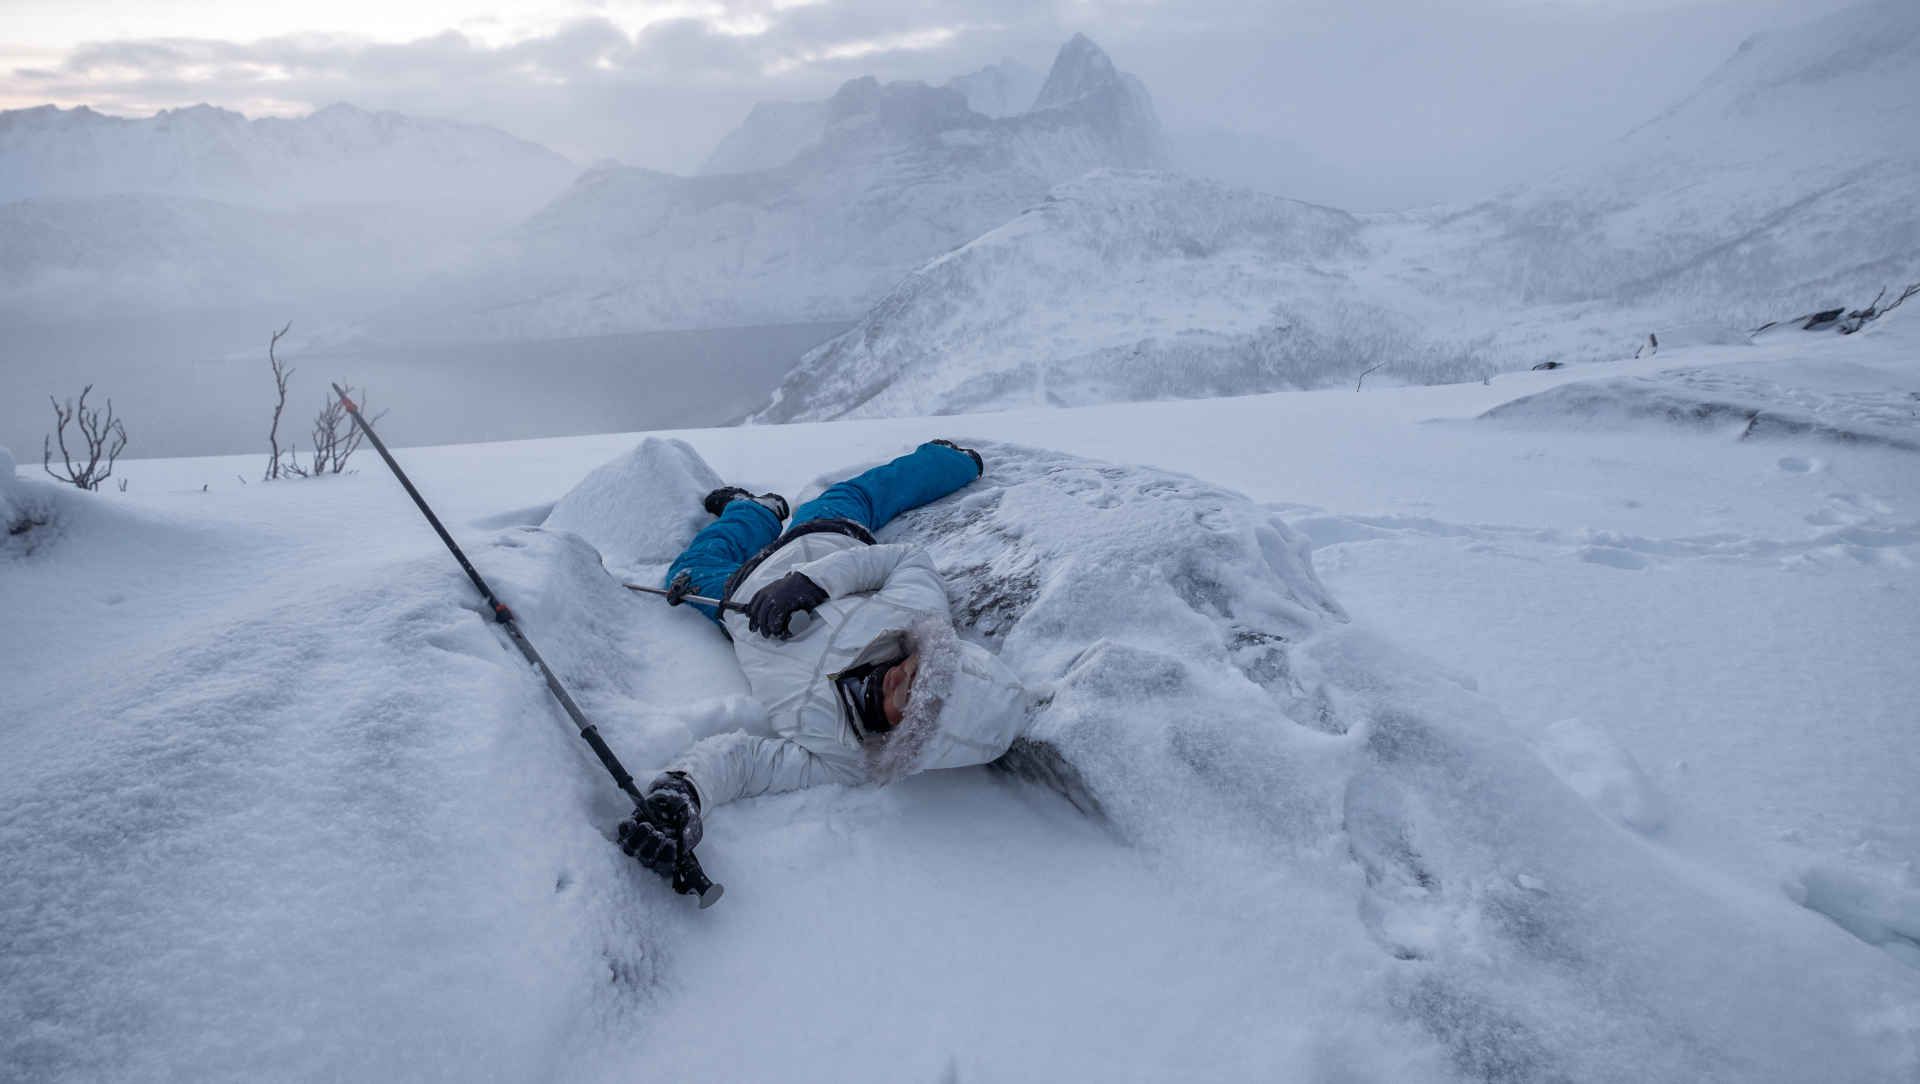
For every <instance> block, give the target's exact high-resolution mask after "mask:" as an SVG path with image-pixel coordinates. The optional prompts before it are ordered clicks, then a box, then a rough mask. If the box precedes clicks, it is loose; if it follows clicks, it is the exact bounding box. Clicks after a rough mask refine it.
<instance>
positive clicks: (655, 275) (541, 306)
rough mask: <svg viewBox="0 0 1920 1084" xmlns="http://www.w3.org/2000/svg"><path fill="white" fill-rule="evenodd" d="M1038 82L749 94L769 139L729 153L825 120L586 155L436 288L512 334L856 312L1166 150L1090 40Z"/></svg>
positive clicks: (469, 320)
mask: <svg viewBox="0 0 1920 1084" xmlns="http://www.w3.org/2000/svg"><path fill="white" fill-rule="evenodd" d="M1047 87H1048V88H1049V89H1048V90H1047V91H1045V92H1043V93H1042V94H1041V95H1040V97H1041V99H1042V101H1043V102H1044V107H1042V102H1036V103H1035V107H1034V108H1032V109H1029V110H1027V111H1025V112H1022V113H1019V114H1016V115H1013V116H1008V117H991V116H987V115H985V114H982V113H980V112H977V111H975V110H974V109H972V108H970V107H969V105H968V101H967V97H966V95H965V94H964V93H962V91H961V90H959V89H956V88H955V87H952V86H942V87H936V86H930V85H928V84H925V83H914V82H897V83H881V82H879V81H878V80H875V79H873V78H871V77H868V78H862V79H855V80H851V81H849V82H847V83H846V84H844V85H842V86H841V87H840V89H839V90H838V91H837V92H835V94H834V95H833V96H832V98H830V99H828V100H827V101H826V102H825V103H821V104H822V105H823V106H824V109H823V110H822V111H820V115H819V116H818V117H815V115H814V113H813V112H811V111H809V110H810V107H808V108H787V106H793V105H795V103H787V106H781V107H777V108H772V107H770V108H767V109H764V110H756V111H755V114H754V117H751V118H749V122H748V125H746V126H744V127H743V129H742V132H743V133H744V132H748V131H749V129H754V130H758V129H761V128H764V129H766V132H767V133H770V134H765V138H766V139H768V140H772V141H774V143H775V144H777V145H776V146H775V147H774V149H773V150H771V151H768V152H767V153H766V154H764V155H759V157H756V155H757V154H759V152H756V151H752V150H751V149H750V148H749V147H748V145H747V144H746V143H745V142H737V143H735V144H734V149H733V150H728V151H727V153H726V154H725V155H720V154H719V152H718V151H717V152H716V155H717V156H718V157H719V160H720V163H721V164H733V163H737V164H751V163H753V162H755V161H759V160H761V159H762V158H771V157H778V156H779V155H780V154H783V153H785V148H786V146H787V145H789V144H791V143H794V142H799V141H800V139H801V137H802V136H804V135H806V132H805V131H802V130H800V129H803V128H804V127H805V126H806V125H810V124H812V123H814V121H815V120H816V119H817V120H818V121H819V123H820V133H819V135H818V137H817V138H814V139H813V140H812V141H811V142H810V143H807V144H806V145H805V146H804V147H802V149H800V150H799V151H798V152H797V153H795V154H794V156H793V157H792V158H791V160H789V161H786V162H784V163H783V164H781V165H778V166H775V167H772V168H763V169H751V170H744V171H739V172H722V173H715V174H711V175H702V176H695V177H678V176H672V175H669V174H663V173H658V172H654V171H651V170H644V169H632V168H625V167H609V168H603V169H595V170H591V171H589V172H588V173H587V174H585V175H583V176H582V177H581V178H580V179H579V180H578V181H577V182H576V183H575V184H574V185H573V187H572V188H571V189H569V190H568V191H567V192H566V193H565V194H563V195H562V196H560V197H559V198H558V199H556V200H554V201H553V202H552V203H551V204H550V205H548V206H547V207H545V208H544V209H542V210H541V211H540V212H539V213H538V214H536V215H534V216H533V217H532V218H530V219H529V220H527V221H526V222H525V223H524V224H522V225H521V226H520V227H519V228H518V229H516V230H515V231H513V232H512V234H510V235H508V236H507V237H505V238H503V239H502V240H501V241H500V242H499V243H497V244H496V245H494V246H493V247H492V248H491V249H490V250H489V251H488V252H487V253H486V254H485V255H484V257H483V258H482V259H481V260H479V261H478V262H477V263H476V264H475V265H474V266H473V267H472V268H470V270H469V271H468V272H467V273H465V274H463V275H461V276H457V277H455V278H452V279H449V280H448V281H446V282H445V283H443V284H442V288H441V290H440V291H439V293H438V294H437V295H436V296H435V298H434V299H432V301H431V302H429V303H432V304H436V305H444V306H448V307H449V308H451V309H452V310H454V311H456V312H457V313H458V316H457V317H456V318H457V320H458V321H459V323H460V324H461V326H462V327H464V328H466V329H467V330H468V332H469V333H477V334H483V335H492V336H498V337H509V338H516V337H540V336H546V335H578V334H596V333H604V332H615V331H631V330H643V329H653V328H689V327H714V326H737V325H743V324H754V323H778V322H786V321H798V320H833V319H848V318H852V317H854V316H857V315H858V314H859V313H860V312H861V311H862V310H863V309H865V308H866V306H868V305H869V304H871V303H872V302H873V301H874V300H876V299H877V298H879V297H880V296H881V295H883V294H884V293H885V292H886V290H887V289H888V288H889V287H891V286H892V285H893V284H894V283H896V282H898V281H899V279H900V278H901V276H903V275H905V274H906V273H908V272H909V271H911V270H912V269H913V268H914V267H916V266H918V265H919V264H921V263H923V262H924V261H926V260H927V259H928V258H930V257H932V256H936V255H938V254H939V253H941V252H945V251H947V250H948V249H951V248H953V247H954V246H956V245H959V244H962V243H964V242H966V241H968V240H970V239H972V238H974V237H977V236H979V235H980V234H981V233H984V232H985V231H987V230H988V229H991V228H992V227H994V226H996V225H998V224H999V223H1001V222H1004V221H1006V220H1007V219H1008V218H1010V217H1012V216H1013V215H1015V214H1017V213H1019V212H1020V211H1021V210H1022V209H1023V208H1025V207H1027V206H1029V205H1031V204H1032V203H1034V202H1036V201H1038V200H1039V199H1041V198H1043V197H1044V196H1045V194H1046V192H1047V191H1048V189H1050V188H1051V187H1052V186H1053V185H1055V184H1058V183H1060V182H1062V181H1066V180H1071V179H1073V178H1076V177H1079V176H1081V175H1083V174H1085V173H1086V172H1088V171H1089V170H1092V169H1099V168H1161V167H1164V166H1165V164H1166V153H1165V147H1164V141H1163V138H1162V135H1161V132H1160V127H1159V121H1158V118H1157V116H1156V115H1155V113H1154V110H1153V105H1152V101H1151V99H1150V98H1149V97H1148V95H1147V93H1146V90H1145V89H1144V88H1143V87H1142V86H1141V85H1140V83H1139V82H1138V80H1135V79H1133V78H1131V77H1130V76H1126V75H1124V74H1123V73H1121V72H1120V71H1119V70H1118V69H1117V68H1115V67H1114V65H1113V63H1112V61H1111V60H1109V59H1108V58H1107V57H1106V54H1104V53H1102V52H1101V51H1100V49H1099V47H1098V46H1096V45H1094V44H1093V43H1092V42H1091V41H1090V40H1088V39H1086V38H1084V37H1076V38H1075V39H1073V40H1072V41H1070V42H1068V43H1067V45H1066V46H1064V47H1063V48H1062V49H1061V51H1060V55H1059V57H1058V58H1057V59H1056V60H1055V62H1054V64H1053V67H1052V70H1051V71H1050V73H1049V76H1048V80H1047ZM799 105H801V106H804V105H805V103H799ZM755 118H758V119H755ZM730 138H731V137H730ZM743 139H744V137H743ZM781 141H785V142H781ZM727 147H728V144H726V143H725V142H723V144H722V148H721V149H722V150H726V148H727Z"/></svg>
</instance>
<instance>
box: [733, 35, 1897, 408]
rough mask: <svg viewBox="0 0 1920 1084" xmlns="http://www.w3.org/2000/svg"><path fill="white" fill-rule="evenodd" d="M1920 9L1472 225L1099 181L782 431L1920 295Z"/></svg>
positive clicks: (1830, 41) (1741, 83)
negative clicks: (1903, 291) (1906, 287)
mask: <svg viewBox="0 0 1920 1084" xmlns="http://www.w3.org/2000/svg"><path fill="white" fill-rule="evenodd" d="M1916 100H1920V8H1916V7H1915V6H1914V5H1912V4H1909V3H1902V2H1899V0H1882V2H1878V3H1872V4H1867V5H1863V6H1860V7H1857V8H1854V9H1851V10H1849V11H1846V12H1842V13H1840V14H1838V15H1835V16H1832V17H1829V18H1827V19H1824V20H1821V21H1818V22H1816V23H1813V24H1811V25H1809V26H1803V27H1792V28H1783V29H1780V30H1777V31H1774V32H1771V33H1766V34H1762V35H1759V36H1756V37H1754V38H1753V39H1751V40H1749V41H1748V42H1747V43H1746V44H1745V45H1743V46H1742V47H1741V48H1740V50H1739V51H1738V52H1737V53H1736V54H1735V55H1734V56H1733V57H1732V58H1731V59H1729V60H1728V61H1727V62H1726V63H1725V64H1724V65H1723V66H1722V67H1721V68H1720V69H1719V70H1717V71H1716V72H1715V73H1714V74H1713V75H1712V76H1711V77H1710V78H1708V79H1707V80H1706V81H1705V82H1704V83H1703V84H1702V86H1701V87H1700V89H1699V90H1698V91H1697V92H1695V93H1694V94H1692V95H1690V96H1688V97H1687V98H1686V99H1685V100H1683V101H1681V102H1679V103H1677V104H1676V105H1675V106H1674V107H1673V108H1671V109H1669V110H1667V111H1665V112H1664V113H1662V114H1661V115H1660V116H1658V117H1656V118H1654V119H1652V120H1651V121H1649V122H1648V123H1646V124H1645V125H1642V126H1641V127H1639V128H1637V129H1635V130H1634V131H1633V132H1631V133H1629V134H1628V135H1626V136H1625V137H1623V138H1621V139H1619V140H1617V141H1614V142H1612V143H1610V144H1607V145H1605V146H1603V147H1600V148H1596V151H1595V153H1594V155H1593V156H1592V159H1591V160H1590V161H1587V162H1584V163H1581V164H1579V165H1577V166H1573V167H1569V168H1568V169H1566V170H1564V171H1563V172H1562V173H1560V174H1559V175H1557V176H1555V177H1552V178H1550V179H1549V180H1547V181H1545V182H1542V183H1540V184H1538V185H1533V186H1528V187H1524V188H1519V189H1515V190H1513V191H1510V192H1507V193H1504V194H1502V195H1500V196H1499V197H1497V198H1494V199H1490V200H1487V201H1485V202H1483V203H1480V204H1477V205H1474V206H1472V207H1467V208H1463V209H1458V210H1451V211H1435V212H1423V213H1414V214H1383V215H1366V216H1347V215H1344V214H1339V213H1337V212H1332V211H1328V210H1326V209H1323V208H1317V207H1312V206H1309V205H1306V204H1299V203H1294V202H1292V201H1287V200H1281V199H1274V198H1270V197H1264V196H1257V195H1254V194H1252V193H1247V192H1244V191H1239V190H1235V189H1230V188H1225V187H1222V186H1219V185H1215V184H1210V183H1205V182H1198V181H1194V180H1191V179H1189V178H1184V177H1180V176H1176V175H1172V174H1166V173H1132V172H1121V173H1111V172H1110V173H1104V174H1096V175H1092V176H1088V177H1085V178H1082V179H1079V180H1077V181H1075V182H1073V183H1070V184H1066V185H1063V186H1061V187H1059V188H1057V189H1056V190H1055V191H1054V192H1053V193H1052V195H1051V196H1050V197H1049V198H1048V199H1047V200H1046V201H1045V202H1043V203H1042V204H1040V205H1039V206H1037V207H1035V208H1033V209H1031V210H1029V211H1027V212H1026V213H1025V214H1023V215H1021V216H1019V217H1018V218H1015V219H1014V220H1012V221H1010V222H1008V223H1007V224H1005V225H1003V226H1001V227H1000V228H998V229H996V230H993V231H991V232H989V233H987V234H985V235H984V236H982V237H980V238H979V239H978V240H976V241H974V242H972V243H970V244H968V245H966V246H964V247H962V248H960V249H958V250H956V251H954V252H952V253H949V254H947V255H945V256H942V257H940V258H939V259H936V260H934V261H932V262H930V263H929V264H927V265H926V266H924V267H922V268H921V269H920V270H918V271H916V272H915V273H914V274H912V275H910V276H908V278H906V279H905V280H903V281H902V282H901V283H900V284H899V285H898V286H896V287H895V288H894V289H893V290H892V291H890V292H889V293H888V295H887V296H886V297H885V298H884V299H882V300H881V301H880V302H879V303H878V304H877V305H876V306H875V307H874V308H873V309H872V311H870V312H869V313H868V314H867V316H866V317H865V318H863V319H862V320H861V322H860V323H859V324H858V325H857V326H856V327H855V328H853V329H852V330H851V331H849V332H847V333H846V334H845V335H843V336H841V337H839V338H837V339H835V340H834V341H832V342H830V343H828V344H826V345H824V346H822V347H820V348H819V349H817V350H815V351H814V352H812V353H811V354H809V355H808V357H807V358H806V359H804V361H803V362H802V363H801V365H800V366H799V367H798V368H796V369H795V371H794V372H793V374H792V375H791V376H790V377H789V378H788V379H787V381H786V382H785V384H784V385H783V386H782V388H781V389H780V390H779V391H778V392H777V393H776V395H775V397H774V400H773V402H772V403H770V404H769V406H768V407H767V408H766V409H765V410H763V411H762V412H761V413H760V414H759V415H758V417H759V419H760V420H763V421H788V420H817V419H823V418H832V417H845V416H872V415H893V414H919V413H941V412H949V411H964V410H981V409H993V408H1002V407H1008V406H1017V405H1028V404H1048V403H1052V404H1062V403H1067V404H1072V403H1086V402H1097V401H1110V400H1122V399H1146V398H1168V397H1187V396H1208V395H1222V394H1235V393H1246V392H1254V391H1267V390H1274V389H1279V388H1287V387H1313V386H1319V385H1322V384H1326V383H1332V382H1339V381H1352V380H1355V379H1356V378H1357V376H1358V374H1360V373H1361V372H1363V371H1365V370H1368V369H1372V368H1375V367H1379V368H1380V369H1381V370H1383V371H1382V372H1381V373H1380V375H1379V377H1378V379H1380V380H1407V381H1451V380H1459V379H1465V378H1472V377H1475V376H1478V375H1480V374H1481V373H1485V372H1492V371H1495V370H1498V369H1507V368H1516V367H1527V366H1531V365H1534V364H1537V363H1541V362H1547V361H1557V362H1569V361H1581V360H1599V359H1609V358H1617V357H1622V356H1627V355H1630V354H1632V353H1633V352H1634V350H1635V348H1636V347H1637V345H1638V344H1639V343H1641V342H1644V341H1645V338H1646V336H1647V335H1648V333H1650V332H1656V331H1658V330H1660V329H1662V328H1667V327H1670V326H1673V325H1698V324H1701V323H1707V324H1712V325H1720V326H1722V327H1724V328H1725V331H1724V332H1723V333H1716V334H1717V335H1720V337H1721V338H1722V341H1737V338H1738V334H1739V329H1741V328H1752V327H1754V326H1756V325H1758V324H1759V323H1761V322H1763V321H1765V320H1767V319H1771V318H1777V317H1782V316H1791V315H1793V314H1795V313H1799V312H1806V311H1809V310H1813V309H1818V308H1825V307H1828V306H1832V305H1840V304H1853V305H1859V304H1864V303H1866V302H1868V301H1869V300H1871V299H1872V297H1873V295H1874V293H1875V292H1876V291H1877V290H1878V289H1880V288H1881V287H1882V286H1887V285H1892V286H1894V288H1895V289H1896V290H1897V289H1898V287H1899V285H1901V284H1903V283H1906V282H1911V281H1915V280H1920V207H1916V201H1915V200H1914V193H1916V192H1920V127H1916V126H1915V125H1913V124H1912V123H1911V116H1910V113H1911V108H1912V107H1911V103H1912V102H1914V101H1916Z"/></svg>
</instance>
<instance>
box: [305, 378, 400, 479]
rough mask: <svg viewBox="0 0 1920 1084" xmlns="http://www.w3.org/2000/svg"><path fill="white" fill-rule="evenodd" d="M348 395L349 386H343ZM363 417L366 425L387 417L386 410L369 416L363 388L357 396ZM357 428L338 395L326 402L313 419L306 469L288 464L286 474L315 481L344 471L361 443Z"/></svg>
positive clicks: (350, 387)
mask: <svg viewBox="0 0 1920 1084" xmlns="http://www.w3.org/2000/svg"><path fill="white" fill-rule="evenodd" d="M343 386H344V387H346V389H347V391H348V393H349V394H351V393H352V392H353V386H352V385H350V384H349V385H343ZM357 398H358V399H359V401H360V409H361V412H362V416H364V417H366V418H367V420H368V421H369V422H377V421H379V420H380V419H381V418H382V417H384V416H385V415H386V411H384V410H383V411H381V412H380V413H378V414H372V415H368V414H366V413H365V411H366V403H367V395H366V389H365V388H362V389H361V390H360V394H359V395H358V396H357ZM362 439H363V438H362V436H361V433H360V428H359V427H358V426H356V425H354V424H353V422H352V420H351V419H350V418H348V416H347V410H346V407H345V406H343V405H341V402H340V399H339V397H338V396H335V397H333V398H330V399H328V400H327V405H326V407H325V408H323V409H322V410H321V411H320V413H319V414H317V415H315V416H314V419H313V454H312V456H311V462H310V463H309V464H308V465H307V466H306V467H304V468H303V467H301V466H299V465H298V463H297V461H296V462H295V463H293V464H289V465H288V467H287V473H289V474H292V475H295V476H297V477H301V478H318V477H319V476H321V475H323V474H339V473H341V472H342V471H344V470H346V469H347V463H348V461H349V460H351V459H352V458H353V453H354V452H357V451H359V450H360V443H361V440H362Z"/></svg>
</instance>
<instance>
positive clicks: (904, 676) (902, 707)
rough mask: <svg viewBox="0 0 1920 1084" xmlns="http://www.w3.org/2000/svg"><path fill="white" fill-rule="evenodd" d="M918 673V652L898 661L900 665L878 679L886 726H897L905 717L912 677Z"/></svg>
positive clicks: (911, 689)
mask: <svg viewBox="0 0 1920 1084" xmlns="http://www.w3.org/2000/svg"><path fill="white" fill-rule="evenodd" d="M919 672H920V653H919V652H918V651H916V652H914V653H913V654H911V655H908V656H907V657H906V658H904V659H901V660H900V665H898V666H896V667H894V668H893V669H891V670H889V671H887V676H886V677H883V678H881V679H880V705H881V710H882V711H883V712H884V713H885V714H886V716H887V725H888V726H899V725H900V720H901V719H904V718H906V715H907V697H908V696H910V695H911V694H912V693H913V677H914V675H915V674H918V673H919Z"/></svg>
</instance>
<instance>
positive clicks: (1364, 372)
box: [1353, 361, 1386, 391]
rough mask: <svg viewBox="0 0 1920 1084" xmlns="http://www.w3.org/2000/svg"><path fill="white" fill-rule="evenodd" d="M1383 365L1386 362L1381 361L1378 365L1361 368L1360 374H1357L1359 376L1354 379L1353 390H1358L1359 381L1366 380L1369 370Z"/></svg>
mask: <svg viewBox="0 0 1920 1084" xmlns="http://www.w3.org/2000/svg"><path fill="white" fill-rule="evenodd" d="M1384 365H1386V362H1384V361H1383V362H1381V363H1380V364H1379V365H1374V366H1372V367H1370V368H1366V369H1362V370H1360V376H1359V378H1358V379H1356V380H1355V381H1354V382H1353V390H1354V391H1359V390H1360V384H1361V381H1364V380H1366V379H1367V374H1368V373H1371V372H1373V370H1374V369H1378V368H1380V367H1381V366H1384Z"/></svg>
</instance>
